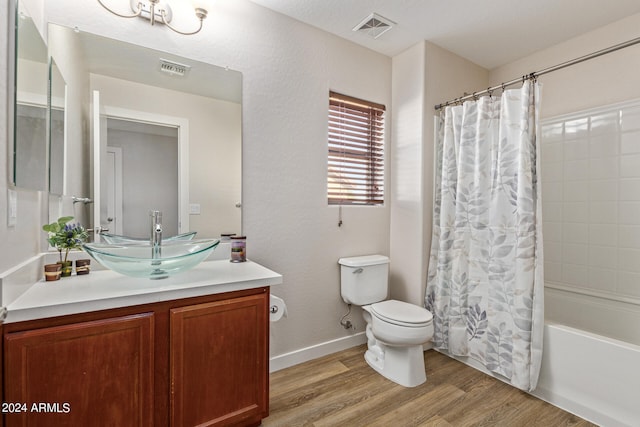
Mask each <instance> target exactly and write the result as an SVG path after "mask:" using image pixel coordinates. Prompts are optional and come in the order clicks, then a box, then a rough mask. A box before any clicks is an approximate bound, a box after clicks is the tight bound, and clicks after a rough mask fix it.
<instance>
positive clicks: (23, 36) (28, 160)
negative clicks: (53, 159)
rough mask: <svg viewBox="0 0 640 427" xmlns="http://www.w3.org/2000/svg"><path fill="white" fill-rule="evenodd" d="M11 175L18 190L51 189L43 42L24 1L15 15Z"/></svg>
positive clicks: (45, 61)
mask: <svg viewBox="0 0 640 427" xmlns="http://www.w3.org/2000/svg"><path fill="white" fill-rule="evenodd" d="M16 28H17V40H16V61H15V79H16V82H15V88H16V91H15V102H14V122H13V129H14V132H13V156H12V159H11V160H10V162H12V165H11V166H12V167H10V169H11V170H12V176H10V177H9V178H10V180H11V181H12V182H13V183H14V184H15V185H16V186H18V187H22V188H28V189H32V190H41V191H47V190H48V182H47V171H48V159H47V153H48V150H47V75H48V69H47V68H48V55H47V48H46V46H45V43H44V40H43V39H42V37H41V36H40V33H39V32H38V29H37V28H36V26H35V24H34V22H33V19H32V18H31V16H30V14H29V12H28V11H27V9H26V8H25V6H24V4H23V3H22V2H20V3H18V5H17V13H16Z"/></svg>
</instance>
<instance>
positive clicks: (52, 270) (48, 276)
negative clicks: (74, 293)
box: [44, 264, 62, 282]
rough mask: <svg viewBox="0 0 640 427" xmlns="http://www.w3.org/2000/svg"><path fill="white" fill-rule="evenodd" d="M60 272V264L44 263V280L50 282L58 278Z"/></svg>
mask: <svg viewBox="0 0 640 427" xmlns="http://www.w3.org/2000/svg"><path fill="white" fill-rule="evenodd" d="M61 274H62V264H46V265H45V266H44V280H46V281H47V282H52V281H54V280H60V275H61Z"/></svg>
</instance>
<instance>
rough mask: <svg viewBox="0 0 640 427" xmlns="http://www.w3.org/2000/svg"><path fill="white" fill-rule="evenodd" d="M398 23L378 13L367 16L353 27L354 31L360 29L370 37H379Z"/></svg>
mask: <svg viewBox="0 0 640 427" xmlns="http://www.w3.org/2000/svg"><path fill="white" fill-rule="evenodd" d="M395 24H396V23H395V22H393V21H391V20H389V19H387V18H384V17H382V16H380V15H378V14H377V13H372V14H371V15H369V16H367V17H366V18H364V19H363V20H362V22H360V23H359V24H358V25H356V26H355V27H354V28H353V31H360V32H363V33H365V34H367V35H368V36H369V37H372V38H374V39H377V38H378V37H380V36H381V35H383V34H384V33H386V32H387V31H389V30H390V29H391V28H392V27H393V26H394V25H395Z"/></svg>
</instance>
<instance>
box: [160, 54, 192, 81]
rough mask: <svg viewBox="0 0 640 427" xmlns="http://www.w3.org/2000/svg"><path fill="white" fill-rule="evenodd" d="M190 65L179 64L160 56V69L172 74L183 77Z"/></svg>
mask: <svg viewBox="0 0 640 427" xmlns="http://www.w3.org/2000/svg"><path fill="white" fill-rule="evenodd" d="M190 69H191V67H190V66H189V65H184V64H180V63H178V62H173V61H169V60H168V59H162V58H160V71H162V72H163V73H167V74H169V75H172V76H178V77H184V76H186V75H187V73H188V72H189V70H190Z"/></svg>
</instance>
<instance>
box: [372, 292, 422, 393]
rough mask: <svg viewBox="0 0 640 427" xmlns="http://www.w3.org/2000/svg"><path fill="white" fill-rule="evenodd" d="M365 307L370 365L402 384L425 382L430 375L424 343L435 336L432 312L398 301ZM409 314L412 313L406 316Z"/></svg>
mask: <svg viewBox="0 0 640 427" xmlns="http://www.w3.org/2000/svg"><path fill="white" fill-rule="evenodd" d="M362 309H363V315H364V319H365V321H366V322H367V332H366V333H367V351H366V352H365V360H366V362H367V364H368V365H369V366H371V367H372V368H373V369H374V370H376V371H377V372H378V373H379V374H381V375H382V376H384V377H385V378H387V379H389V380H391V381H393V382H395V383H397V384H400V385H402V386H405V387H415V386H418V385H420V384H422V383H424V382H425V381H426V380H427V375H426V372H425V367H424V352H423V348H422V345H423V344H424V343H426V342H428V341H429V340H430V339H431V338H432V337H433V322H432V315H431V313H430V312H429V311H427V310H426V309H424V308H422V307H419V306H417V305H413V304H408V303H406V302H402V301H396V300H387V301H382V302H379V303H375V304H371V305H367V306H363V307H362ZM408 313H409V314H410V315H409V316H406V314H408ZM408 317H409V318H410V320H408V319H407V318H408Z"/></svg>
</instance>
